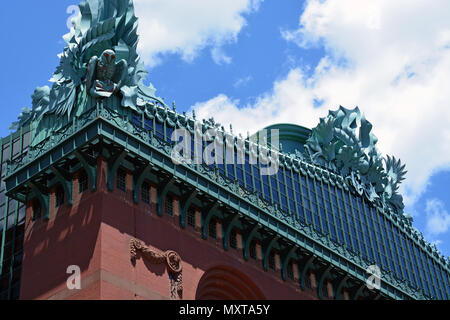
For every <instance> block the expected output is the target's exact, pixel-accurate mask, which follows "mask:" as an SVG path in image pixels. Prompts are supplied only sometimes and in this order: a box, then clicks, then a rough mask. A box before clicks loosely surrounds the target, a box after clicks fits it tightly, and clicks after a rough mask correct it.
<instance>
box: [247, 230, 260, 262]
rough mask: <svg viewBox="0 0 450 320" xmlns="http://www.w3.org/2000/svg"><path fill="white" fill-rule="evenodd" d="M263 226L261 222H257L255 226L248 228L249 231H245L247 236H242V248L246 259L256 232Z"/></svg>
mask: <svg viewBox="0 0 450 320" xmlns="http://www.w3.org/2000/svg"><path fill="white" fill-rule="evenodd" d="M261 228H262V226H261V224H259V223H257V224H255V225H254V226H252V227H250V229H249V230H247V232H245V233H246V234H247V236H246V237H245V236H242V240H243V246H242V247H243V249H244V250H242V254H243V256H244V260H245V261H248V256H249V254H248V252H249V250H250V244H251V243H252V241H253V238H254V237H255V236H256V233H257V232H258V231H259V229H261Z"/></svg>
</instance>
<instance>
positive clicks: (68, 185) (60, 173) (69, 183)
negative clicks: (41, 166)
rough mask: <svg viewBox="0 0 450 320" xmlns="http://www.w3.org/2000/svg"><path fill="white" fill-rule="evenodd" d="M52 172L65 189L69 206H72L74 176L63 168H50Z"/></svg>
mask: <svg viewBox="0 0 450 320" xmlns="http://www.w3.org/2000/svg"><path fill="white" fill-rule="evenodd" d="M50 170H51V171H52V172H53V174H54V175H55V177H56V179H57V180H58V182H59V183H60V184H61V186H62V187H63V189H64V193H65V195H66V201H67V206H69V207H70V206H71V205H72V203H73V179H72V175H71V174H70V173H69V172H66V171H65V170H64V169H62V168H58V167H56V166H52V167H50Z"/></svg>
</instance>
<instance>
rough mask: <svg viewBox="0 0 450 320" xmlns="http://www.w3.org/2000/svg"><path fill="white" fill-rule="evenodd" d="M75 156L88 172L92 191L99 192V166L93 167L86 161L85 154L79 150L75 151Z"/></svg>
mask: <svg viewBox="0 0 450 320" xmlns="http://www.w3.org/2000/svg"><path fill="white" fill-rule="evenodd" d="M74 154H75V157H76V158H77V159H78V161H80V163H81V165H82V166H83V168H84V170H85V171H86V173H87V175H88V177H89V183H90V185H91V191H92V192H94V191H95V190H97V166H93V165H91V164H90V163H89V162H88V161H87V160H86V157H85V156H83V154H82V153H81V152H79V151H78V150H75V152H74Z"/></svg>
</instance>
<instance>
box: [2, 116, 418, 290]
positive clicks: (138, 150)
mask: <svg viewBox="0 0 450 320" xmlns="http://www.w3.org/2000/svg"><path fill="white" fill-rule="evenodd" d="M102 110H103V111H102V112H103V113H102V115H101V116H102V118H101V119H100V120H99V121H100V122H99V124H100V125H99V126H98V127H97V128H92V131H91V132H94V131H95V130H98V132H99V133H101V135H102V136H104V138H105V139H109V140H110V141H113V142H116V143H119V144H120V145H122V146H127V147H128V149H129V150H130V152H132V153H135V154H137V155H139V156H141V157H143V158H144V159H147V160H148V161H151V162H152V163H154V164H155V166H157V167H160V168H162V169H164V170H166V171H167V172H170V173H173V174H174V175H176V176H178V177H179V178H180V179H182V180H183V181H185V182H186V183H187V184H189V185H191V186H193V187H195V188H197V189H199V190H201V191H203V192H204V193H210V194H211V195H212V196H214V197H217V198H218V199H219V200H220V201H222V203H224V204H225V205H227V206H229V207H230V208H231V209H234V210H239V211H241V212H242V213H243V214H245V215H247V216H248V217H249V218H251V219H252V220H254V221H256V222H261V223H263V224H264V226H266V227H267V228H269V229H270V230H273V231H275V232H278V233H280V234H281V235H282V236H283V237H285V238H286V239H287V240H289V241H293V242H294V243H299V244H300V245H301V246H302V247H305V248H307V249H308V250H310V251H312V252H317V250H318V249H320V250H321V251H322V252H323V253H320V254H324V258H325V259H330V258H331V257H332V258H331V259H332V260H333V261H334V262H333V263H335V264H341V265H343V267H345V268H347V270H348V272H350V273H351V274H352V275H353V276H355V277H357V278H360V277H364V276H365V266H364V261H362V260H361V259H359V258H358V257H357V256H355V257H352V256H349V255H348V254H347V253H346V251H345V250H341V249H340V248H339V247H336V246H333V243H332V242H331V241H329V240H328V239H327V238H323V237H320V236H317V235H316V233H315V232H314V231H313V230H310V228H309V227H308V226H304V225H302V224H301V223H299V222H297V221H295V220H294V219H293V217H287V216H285V215H284V214H282V213H281V212H278V211H277V210H274V209H273V208H271V207H270V206H266V205H261V203H259V204H257V203H256V202H255V201H254V200H251V199H252V198H251V197H250V196H246V195H245V194H241V195H239V196H238V195H237V194H236V193H239V192H238V190H237V189H235V187H233V186H231V187H230V186H229V185H226V184H224V181H223V180H221V178H220V179H219V180H217V179H218V178H219V177H217V176H216V175H215V174H214V173H212V174H211V173H209V172H208V171H202V170H203V169H202V168H201V167H200V166H191V167H192V168H189V166H185V165H182V166H176V167H175V166H174V165H173V163H172V162H171V161H170V151H171V148H168V147H167V144H166V143H162V142H160V141H158V140H157V139H155V138H154V137H152V136H151V135H149V134H148V133H146V132H143V131H142V130H141V129H140V128H139V130H141V131H138V130H137V129H135V130H136V131H132V132H131V131H129V127H127V126H126V121H127V120H126V119H123V118H120V117H115V116H113V113H112V112H111V111H109V110H108V111H106V109H102ZM109 123H111V124H109ZM124 133H125V135H124ZM88 138H89V135H86V139H88ZM140 140H142V141H144V143H145V144H141V143H139V142H137V141H140ZM148 144H150V146H148ZM78 145H79V144H78ZM41 154H42V153H41ZM13 176H14V177H15V180H14V181H12V179H10V180H9V181H8V182H9V184H10V187H11V185H14V183H15V182H19V181H18V180H17V175H16V174H14V175H13ZM13 176H11V178H12V177H13ZM11 181H12V182H13V183H11ZM7 184H8V183H7ZM13 189H14V187H11V188H9V190H10V191H12V190H13ZM217 189H218V190H220V192H219V193H218V191H217ZM225 193H226V194H225ZM337 249H338V250H337ZM337 261H339V262H337ZM344 261H345V262H344ZM346 265H347V266H348V267H346ZM350 266H351V268H350ZM383 280H385V282H384V284H385V286H384V287H382V291H383V290H384V291H386V290H387V289H389V290H388V291H386V293H387V294H388V295H389V296H393V295H394V296H395V297H397V298H404V297H405V296H404V293H405V292H409V293H407V294H408V295H412V296H415V293H413V292H414V291H411V292H410V291H409V290H410V289H407V288H406V287H405V286H399V287H397V285H395V289H393V288H394V287H392V286H393V284H392V282H391V280H390V278H389V276H386V278H384V279H383ZM404 290H406V291H404ZM400 292H401V294H400ZM416 297H417V296H416Z"/></svg>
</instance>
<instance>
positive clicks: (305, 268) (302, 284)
mask: <svg viewBox="0 0 450 320" xmlns="http://www.w3.org/2000/svg"><path fill="white" fill-rule="evenodd" d="M316 258H317V256H316V255H312V256H311V257H309V258H308V260H307V261H306V263H305V265H304V266H303V268H301V273H300V287H301V288H302V290H303V291H304V290H305V289H306V288H305V277H306V276H307V273H308V271H309V270H310V269H311V270H314V260H316ZM299 266H300V264H299Z"/></svg>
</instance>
